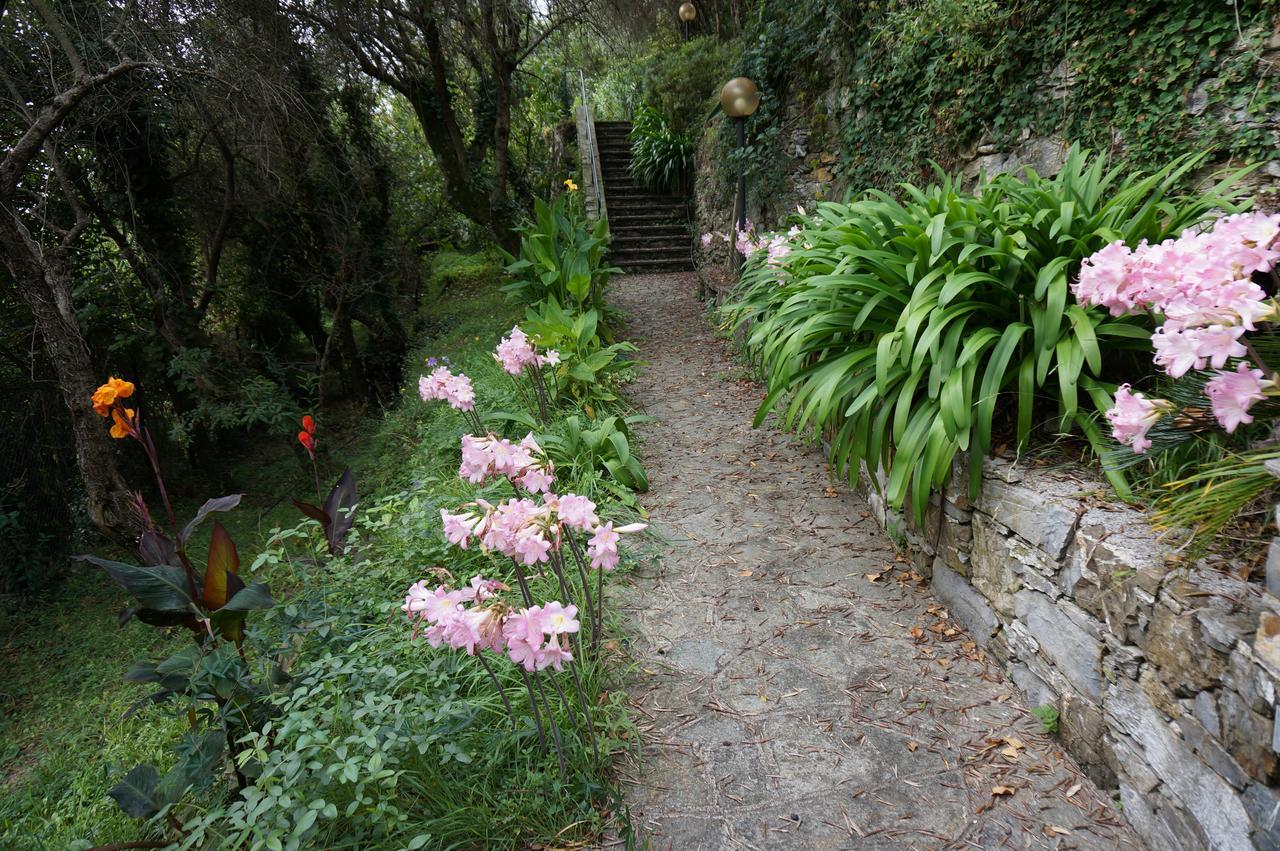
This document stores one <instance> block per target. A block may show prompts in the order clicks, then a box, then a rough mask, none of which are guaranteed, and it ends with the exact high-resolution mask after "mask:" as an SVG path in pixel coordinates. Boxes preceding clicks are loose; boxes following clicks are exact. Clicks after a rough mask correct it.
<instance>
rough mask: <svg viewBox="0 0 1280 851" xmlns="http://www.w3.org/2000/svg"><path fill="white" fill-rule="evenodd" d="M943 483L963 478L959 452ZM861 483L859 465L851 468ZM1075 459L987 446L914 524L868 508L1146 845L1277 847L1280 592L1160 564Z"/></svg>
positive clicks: (1159, 553)
mask: <svg viewBox="0 0 1280 851" xmlns="http://www.w3.org/2000/svg"><path fill="white" fill-rule="evenodd" d="M953 479H954V481H956V482H961V483H962V482H966V481H967V475H966V473H965V471H964V470H962V469H959V468H957V470H956V472H955V475H954V476H953ZM863 481H864V482H865V481H869V479H867V477H866V476H865V475H864V476H863ZM1105 493H1106V489H1105V486H1104V485H1102V484H1101V483H1099V482H1098V481H1095V480H1093V479H1092V478H1090V477H1089V476H1088V475H1087V474H1084V473H1082V472H1078V471H1063V470H1052V471H1050V470H1046V469H1036V468H1030V467H1025V466H1019V465H1016V464H1013V463H1010V462H1007V461H1001V460H991V461H988V463H987V466H986V470H985V475H984V478H983V484H982V490H981V493H980V495H979V497H978V498H977V499H976V500H973V501H970V500H969V498H968V495H967V492H966V490H965V489H964V488H963V486H961V487H957V488H953V489H951V490H949V491H948V493H947V494H946V495H945V497H938V496H935V497H934V499H933V501H932V503H931V504H930V507H929V511H928V514H927V516H926V518H925V521H924V523H923V524H916V523H914V522H912V521H911V520H910V519H908V518H906V517H904V516H903V515H902V514H900V513H896V512H893V511H886V509H885V505H884V500H883V499H882V498H881V497H880V496H879V495H878V494H877V493H876V492H875V491H874V490H870V489H869V490H868V492H867V493H866V496H867V499H868V501H869V503H870V504H871V506H872V514H873V516H874V517H875V519H876V521H877V522H879V523H880V524H881V525H882V526H883V527H884V528H885V529H886V531H887V532H888V533H889V534H890V536H892V537H893V538H894V539H895V540H896V541H898V542H899V544H900V545H901V546H903V547H904V548H905V549H906V550H907V551H908V552H909V553H910V554H911V556H912V558H913V559H914V561H915V562H916V565H917V569H919V570H920V571H921V572H922V573H925V574H926V575H929V576H931V578H932V584H933V587H934V591H935V593H936V594H937V596H938V597H939V599H941V600H942V601H943V602H944V603H945V604H946V605H947V606H948V607H949V608H950V610H951V614H952V615H953V616H954V617H955V618H956V619H958V620H960V621H961V622H962V623H964V624H965V626H966V627H967V628H968V629H969V630H970V631H971V633H972V635H973V638H974V639H975V640H976V641H978V643H979V644H980V645H982V646H983V647H984V648H985V649H986V651H987V652H989V653H990V654H992V655H993V656H994V657H996V658H997V659H999V660H1000V661H1001V662H1002V663H1004V665H1005V667H1006V670H1007V671H1008V674H1009V676H1010V678H1011V679H1012V680H1013V681H1014V682H1015V683H1016V684H1017V685H1018V687H1019V688H1020V689H1021V690H1022V691H1023V692H1024V693H1025V694H1026V695H1027V697H1028V700H1029V702H1030V703H1031V705H1032V706H1052V707H1054V708H1055V709H1056V710H1057V713H1058V730H1059V735H1060V737H1061V740H1062V742H1063V745H1064V746H1065V747H1066V749H1067V751H1068V752H1069V753H1071V755H1072V756H1073V757H1074V758H1075V759H1076V760H1077V761H1078V762H1079V763H1080V765H1081V766H1082V767H1083V768H1084V769H1085V771H1086V772H1087V773H1088V774H1089V775H1090V777H1091V778H1092V779H1093V780H1094V781H1095V782H1097V783H1098V784H1100V785H1101V786H1103V787H1104V788H1109V789H1118V790H1119V793H1118V797H1119V800H1120V802H1121V805H1122V811H1123V813H1124V815H1125V817H1126V818H1128V819H1129V821H1130V822H1131V823H1132V824H1133V826H1134V827H1135V828H1136V829H1137V830H1138V831H1139V832H1140V833H1142V834H1143V835H1144V837H1145V838H1146V839H1147V841H1148V842H1149V844H1150V847H1151V848H1153V849H1159V851H1164V849H1205V848H1212V849H1221V851H1228V850H1229V851H1235V849H1254V848H1257V849H1264V848H1265V849H1276V848H1280V784H1278V781H1280V760H1278V759H1277V751H1278V750H1280V727H1277V726H1276V724H1275V717H1276V692H1277V687H1278V685H1280V600H1277V599H1276V597H1274V596H1272V595H1271V594H1269V593H1266V592H1265V591H1264V590H1263V589H1261V588H1260V587H1258V586H1257V585H1256V584H1250V583H1247V582H1244V581H1241V580H1239V579H1235V578H1232V577H1231V576H1229V575H1228V574H1227V573H1226V572H1225V571H1221V570H1214V569H1208V568H1204V567H1200V568H1195V569H1187V568H1177V567H1175V566H1173V564H1172V562H1173V558H1172V557H1173V555H1174V554H1173V553H1172V552H1171V551H1170V550H1169V549H1168V548H1167V547H1166V546H1164V545H1162V544H1160V543H1159V542H1157V541H1156V538H1155V535H1154V534H1153V533H1152V531H1151V530H1150V528H1149V527H1148V525H1147V523H1146V520H1145V518H1144V516H1143V514H1142V513H1141V512H1139V511H1135V510H1133V509H1131V508H1128V507H1126V506H1123V505H1117V504H1115V503H1111V502H1107V501H1106V500H1105V497H1104V494H1105Z"/></svg>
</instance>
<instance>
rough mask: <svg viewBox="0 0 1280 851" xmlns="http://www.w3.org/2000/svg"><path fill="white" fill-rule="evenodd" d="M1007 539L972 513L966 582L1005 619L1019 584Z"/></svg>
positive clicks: (1011, 615)
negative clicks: (971, 545) (967, 579)
mask: <svg viewBox="0 0 1280 851" xmlns="http://www.w3.org/2000/svg"><path fill="white" fill-rule="evenodd" d="M1009 541H1010V539H1008V538H1006V537H1005V536H1004V535H1002V534H1001V531H1000V527H998V526H996V525H995V524H994V523H992V522H991V520H990V519H989V518H987V517H985V516H984V515H982V514H977V515H975V516H974V521H973V549H972V550H971V551H970V553H969V581H970V582H971V583H972V584H973V586H974V588H976V589H977V590H978V591H979V592H980V593H981V594H982V596H983V597H985V598H986V599H987V600H988V602H990V604H991V606H992V608H994V609H995V610H996V611H997V612H999V613H1000V614H1002V615H1004V616H1005V617H1006V618H1011V617H1013V610H1014V605H1013V595H1014V594H1015V593H1016V592H1017V590H1018V587H1019V585H1021V582H1020V580H1019V579H1018V574H1017V572H1015V565H1016V564H1017V562H1016V561H1015V558H1014V556H1013V554H1012V553H1011V552H1010V548H1009V546H1008V544H1009Z"/></svg>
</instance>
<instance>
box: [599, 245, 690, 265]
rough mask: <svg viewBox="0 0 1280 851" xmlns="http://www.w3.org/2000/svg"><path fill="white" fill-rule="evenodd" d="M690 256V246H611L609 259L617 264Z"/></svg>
mask: <svg viewBox="0 0 1280 851" xmlns="http://www.w3.org/2000/svg"><path fill="white" fill-rule="evenodd" d="M689 254H690V251H689V246H687V245H681V246H671V245H647V246H624V247H621V248H619V247H618V246H616V245H611V246H609V257H610V258H612V259H613V260H614V261H616V262H622V261H624V260H626V261H632V262H635V261H639V260H646V259H647V260H664V259H673V258H674V259H679V258H681V257H685V258H687V257H688V256H689Z"/></svg>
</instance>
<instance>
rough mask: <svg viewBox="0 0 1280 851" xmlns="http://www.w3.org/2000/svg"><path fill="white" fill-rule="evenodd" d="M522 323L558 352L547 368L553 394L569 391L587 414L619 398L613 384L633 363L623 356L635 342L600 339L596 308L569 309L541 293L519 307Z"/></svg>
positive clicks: (617, 385)
mask: <svg viewBox="0 0 1280 851" xmlns="http://www.w3.org/2000/svg"><path fill="white" fill-rule="evenodd" d="M523 328H524V330H525V331H527V332H528V333H530V334H532V335H533V336H534V337H536V338H537V340H538V344H539V345H540V346H543V347H545V348H549V349H555V350H556V351H557V352H558V353H559V355H560V362H559V363H558V364H556V365H555V367H554V370H553V372H552V378H553V381H554V384H555V389H556V396H557V397H561V396H567V397H569V399H570V400H571V401H572V402H573V404H574V405H575V406H576V407H579V408H581V409H582V410H583V411H584V412H586V414H587V416H589V417H591V418H593V419H594V418H595V409H596V408H597V407H600V405H601V403H614V402H617V401H618V400H619V396H618V387H619V385H620V384H621V383H622V380H623V378H624V377H625V376H627V375H628V374H629V372H630V369H631V367H633V366H635V364H636V362H635V361H634V360H632V359H631V358H630V357H629V355H630V353H632V352H634V351H635V350H636V347H635V346H634V345H633V344H631V343H628V342H620V343H606V342H605V341H604V340H602V339H601V337H600V333H599V332H600V314H599V313H598V312H597V311H595V310H587V311H584V312H581V313H577V314H573V313H571V312H570V311H567V310H565V309H564V308H563V307H562V306H561V305H560V303H559V302H557V301H556V300H555V299H554V298H547V299H546V300H544V301H541V302H539V303H538V304H536V305H534V306H532V307H530V308H529V309H528V310H527V311H526V312H525V321H524V323H523Z"/></svg>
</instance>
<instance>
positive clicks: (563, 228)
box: [503, 180, 619, 311]
mask: <svg viewBox="0 0 1280 851" xmlns="http://www.w3.org/2000/svg"><path fill="white" fill-rule="evenodd" d="M565 185H566V186H567V187H569V191H568V192H565V193H564V194H562V195H561V196H560V197H559V198H556V199H555V200H554V201H553V202H551V203H550V204H548V203H546V202H545V201H543V200H542V199H540V198H539V199H535V200H534V202H533V212H534V216H533V222H531V223H530V224H529V225H527V226H526V227H525V228H523V229H522V230H521V234H520V254H519V256H518V257H513V256H511V255H507V259H508V261H509V262H508V264H507V267H506V270H507V274H509V275H510V276H511V280H510V281H509V282H508V283H506V284H504V285H503V290H504V291H505V292H510V293H524V294H529V295H532V296H533V297H534V298H535V299H542V298H546V297H548V296H549V297H551V298H554V299H555V300H556V301H557V302H559V303H560V304H562V305H565V306H566V307H570V308H572V309H574V310H577V311H584V310H589V309H594V310H597V311H603V310H604V289H605V287H606V286H607V285H608V283H609V277H610V276H611V275H612V274H613V273H614V272H616V271H619V270H618V269H615V268H614V267H612V266H610V265H609V263H608V256H607V255H608V246H609V223H608V221H607V220H605V219H598V220H597V221H596V222H595V224H594V225H593V224H591V223H590V222H589V221H587V218H586V215H585V214H584V213H583V210H582V203H581V200H580V198H579V193H578V191H577V186H576V185H575V184H574V183H573V181H572V180H566V181H565Z"/></svg>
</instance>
